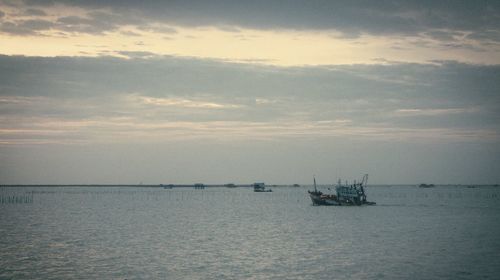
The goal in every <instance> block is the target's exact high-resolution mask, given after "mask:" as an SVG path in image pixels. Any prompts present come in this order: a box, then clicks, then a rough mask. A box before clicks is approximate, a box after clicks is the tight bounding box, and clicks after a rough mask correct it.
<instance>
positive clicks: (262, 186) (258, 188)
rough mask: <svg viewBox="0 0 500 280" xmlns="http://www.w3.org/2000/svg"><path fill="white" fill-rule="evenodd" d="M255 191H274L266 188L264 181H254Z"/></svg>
mask: <svg viewBox="0 0 500 280" xmlns="http://www.w3.org/2000/svg"><path fill="white" fill-rule="evenodd" d="M253 191H254V192H272V191H273V190H271V189H266V186H265V184H264V183H254V184H253Z"/></svg>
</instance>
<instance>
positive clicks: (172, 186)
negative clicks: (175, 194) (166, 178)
mask: <svg viewBox="0 0 500 280" xmlns="http://www.w3.org/2000/svg"><path fill="white" fill-rule="evenodd" d="M160 187H162V188H164V189H173V188H174V185H172V184H168V185H164V184H160Z"/></svg>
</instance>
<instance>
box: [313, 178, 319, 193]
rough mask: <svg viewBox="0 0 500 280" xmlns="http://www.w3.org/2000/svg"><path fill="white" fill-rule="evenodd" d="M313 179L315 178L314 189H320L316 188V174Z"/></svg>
mask: <svg viewBox="0 0 500 280" xmlns="http://www.w3.org/2000/svg"><path fill="white" fill-rule="evenodd" d="M313 180H314V191H315V192H317V191H318V190H317V189H316V175H313Z"/></svg>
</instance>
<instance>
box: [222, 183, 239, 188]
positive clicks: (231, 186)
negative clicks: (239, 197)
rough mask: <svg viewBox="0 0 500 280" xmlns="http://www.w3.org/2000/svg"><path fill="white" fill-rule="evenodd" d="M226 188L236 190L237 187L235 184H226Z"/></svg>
mask: <svg viewBox="0 0 500 280" xmlns="http://www.w3.org/2000/svg"><path fill="white" fill-rule="evenodd" d="M224 187H226V188H236V185H235V184H233V183H229V184H225V185H224Z"/></svg>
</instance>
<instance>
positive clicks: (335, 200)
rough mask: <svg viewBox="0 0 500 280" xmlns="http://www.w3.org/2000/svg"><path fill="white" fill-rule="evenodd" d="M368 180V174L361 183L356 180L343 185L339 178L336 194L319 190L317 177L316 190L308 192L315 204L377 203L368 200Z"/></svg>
mask: <svg viewBox="0 0 500 280" xmlns="http://www.w3.org/2000/svg"><path fill="white" fill-rule="evenodd" d="M367 182H368V174H365V176H363V180H362V181H361V183H356V182H354V184H352V185H348V184H347V183H346V184H345V185H342V184H341V181H340V180H339V182H338V185H337V186H335V191H336V194H324V193H322V192H321V191H318V189H317V187H316V178H314V191H308V192H309V196H310V197H311V200H312V203H313V205H333V206H345V205H375V202H370V201H367V200H366V194H365V189H364V187H365V186H366V183H367Z"/></svg>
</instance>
